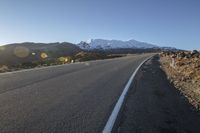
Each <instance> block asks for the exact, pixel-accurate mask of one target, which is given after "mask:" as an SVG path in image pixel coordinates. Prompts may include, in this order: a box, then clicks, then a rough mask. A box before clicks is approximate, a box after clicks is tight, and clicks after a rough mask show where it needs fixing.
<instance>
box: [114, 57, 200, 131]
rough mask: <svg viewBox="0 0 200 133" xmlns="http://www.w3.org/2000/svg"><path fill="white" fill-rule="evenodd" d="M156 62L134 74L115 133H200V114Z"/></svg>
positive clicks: (144, 66)
mask: <svg viewBox="0 0 200 133" xmlns="http://www.w3.org/2000/svg"><path fill="white" fill-rule="evenodd" d="M158 60H159V57H154V58H153V59H152V60H149V61H148V62H146V63H145V64H144V65H143V67H142V68H141V70H140V71H139V73H138V74H137V77H136V80H135V81H134V87H133V88H131V89H130V91H129V94H128V97H127V99H126V104H125V105H124V108H123V110H122V113H121V115H120V118H118V119H119V120H118V125H117V128H116V129H115V130H114V132H119V133H200V125H199V123H200V112H198V111H196V110H195V109H194V107H193V106H192V105H191V104H190V103H189V102H188V100H187V98H186V97H185V96H183V95H181V93H180V92H179V91H178V90H177V89H176V88H175V87H174V86H172V85H171V84H170V83H169V81H168V80H167V76H166V75H165V73H164V72H163V71H162V70H161V69H160V64H159V61H158Z"/></svg>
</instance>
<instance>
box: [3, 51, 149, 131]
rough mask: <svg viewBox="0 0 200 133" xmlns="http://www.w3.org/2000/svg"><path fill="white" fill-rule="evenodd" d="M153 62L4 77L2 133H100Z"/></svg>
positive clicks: (121, 61)
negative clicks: (134, 78)
mask: <svg viewBox="0 0 200 133" xmlns="http://www.w3.org/2000/svg"><path fill="white" fill-rule="evenodd" d="M150 56H151V55H150V54H144V55H134V56H127V57H122V58H116V59H109V60H99V61H90V62H85V63H77V64H69V65H62V66H56V67H48V68H44V69H33V70H30V71H29V70H28V71H22V72H16V73H8V74H0V132H1V133H27V132H28V133H50V132H51V133H66V132H70V133H80V132H81V133H84V132H90V133H94V132H102V130H103V128H104V126H105V124H106V122H107V120H108V117H109V115H110V113H111V111H112V109H113V107H114V106H115V103H116V102H117V100H118V98H119V96H120V94H121V92H122V91H123V88H124V86H125V85H126V83H127V81H128V79H129V78H130V76H131V74H132V73H133V72H134V70H135V69H136V68H137V66H138V65H139V64H140V63H141V62H142V61H143V60H145V59H146V58H148V57H150Z"/></svg>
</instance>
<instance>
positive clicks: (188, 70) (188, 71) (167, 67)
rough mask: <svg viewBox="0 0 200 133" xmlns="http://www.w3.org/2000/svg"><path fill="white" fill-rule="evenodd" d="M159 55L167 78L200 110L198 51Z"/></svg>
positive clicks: (199, 63) (199, 59)
mask: <svg viewBox="0 0 200 133" xmlns="http://www.w3.org/2000/svg"><path fill="white" fill-rule="evenodd" d="M160 57H161V59H160V61H161V64H162V67H163V69H164V71H165V72H166V74H167V75H168V78H169V80H170V81H171V82H172V83H173V84H174V85H175V87H176V88H178V89H179V90H180V91H181V92H182V93H183V94H184V95H185V96H186V97H187V98H188V100H189V101H190V103H191V104H192V105H194V106H195V107H196V108H197V109H199V110H200V52H199V51H196V50H194V51H191V52H163V53H161V54H160Z"/></svg>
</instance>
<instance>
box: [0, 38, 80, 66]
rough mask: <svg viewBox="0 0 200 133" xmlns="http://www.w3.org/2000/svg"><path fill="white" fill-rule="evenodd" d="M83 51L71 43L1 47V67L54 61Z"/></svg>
mask: <svg viewBox="0 0 200 133" xmlns="http://www.w3.org/2000/svg"><path fill="white" fill-rule="evenodd" d="M80 51H81V49H80V48H79V47H78V46H76V45H74V44H71V43H67V42H63V43H48V44H45V43H32V42H25V43H15V44H8V45H4V46H1V48H0V65H7V66H9V65H16V64H20V63H23V62H32V61H38V60H42V59H44V58H48V59H52V58H58V57H60V56H71V55H74V54H77V53H78V52H80Z"/></svg>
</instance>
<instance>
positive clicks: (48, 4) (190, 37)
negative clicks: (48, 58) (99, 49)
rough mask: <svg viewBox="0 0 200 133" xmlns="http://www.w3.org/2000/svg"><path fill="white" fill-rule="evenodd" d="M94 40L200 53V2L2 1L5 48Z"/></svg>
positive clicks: (0, 21) (1, 27) (0, 27)
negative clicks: (17, 44) (18, 44)
mask: <svg viewBox="0 0 200 133" xmlns="http://www.w3.org/2000/svg"><path fill="white" fill-rule="evenodd" d="M90 38H94V39H95V38H102V39H119V40H128V39H136V40H139V41H145V42H149V43H154V44H157V45H160V46H174V47H177V48H182V49H200V0H0V44H6V43H14V42H25V41H32V42H58V41H59V42H62V41H68V42H73V43H78V42H79V41H82V40H84V41H85V40H87V39H90Z"/></svg>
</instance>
